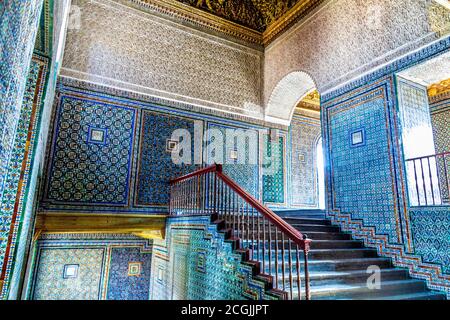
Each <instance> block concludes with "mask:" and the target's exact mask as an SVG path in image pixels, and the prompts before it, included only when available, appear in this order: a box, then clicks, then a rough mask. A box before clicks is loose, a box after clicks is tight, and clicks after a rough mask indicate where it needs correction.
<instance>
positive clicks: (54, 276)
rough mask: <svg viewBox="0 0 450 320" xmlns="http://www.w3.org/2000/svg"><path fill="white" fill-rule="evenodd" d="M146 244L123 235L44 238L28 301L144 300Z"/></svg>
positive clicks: (38, 249) (148, 252) (148, 262)
mask: <svg viewBox="0 0 450 320" xmlns="http://www.w3.org/2000/svg"><path fill="white" fill-rule="evenodd" d="M151 244H152V242H151V241H148V240H144V239H141V238H138V237H135V236H132V235H124V234H88V235H87V234H43V235H41V237H40V239H39V240H38V241H37V244H36V246H35V249H34V250H35V251H36V257H35V259H34V266H32V269H31V270H32V271H33V272H32V274H31V277H30V278H31V281H30V284H29V285H28V287H27V288H26V291H27V297H28V298H29V299H43V300H51V299H58V300H64V299H83V300H84V299H88V300H147V299H148V297H149V294H150V286H149V285H150V268H151V257H152V250H151V249H152V247H151ZM32 254H33V253H32ZM67 271H72V274H71V275H69V274H68V272H67ZM130 271H131V272H130Z"/></svg>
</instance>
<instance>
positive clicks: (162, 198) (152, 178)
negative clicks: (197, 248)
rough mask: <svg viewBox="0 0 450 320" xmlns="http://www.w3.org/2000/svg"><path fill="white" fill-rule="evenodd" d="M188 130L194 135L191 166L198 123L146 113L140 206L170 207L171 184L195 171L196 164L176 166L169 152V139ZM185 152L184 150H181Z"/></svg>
mask: <svg viewBox="0 0 450 320" xmlns="http://www.w3.org/2000/svg"><path fill="white" fill-rule="evenodd" d="M178 129H185V130H187V131H188V132H189V133H190V135H191V143H190V145H191V146H192V149H191V150H183V152H190V153H191V163H193V162H194V148H193V146H194V121H193V120H192V119H188V118H181V117H177V116H174V115H170V114H163V113H156V112H150V111H144V112H143V115H142V129H141V137H140V152H139V153H140V156H139V158H140V162H139V169H138V183H137V203H138V204H139V205H154V206H167V204H168V203H169V192H170V187H169V181H170V179H172V178H175V177H179V176H182V175H184V174H187V173H190V172H193V171H195V168H196V167H195V165H194V164H192V165H190V164H175V163H174V162H173V161H172V153H171V152H169V151H168V150H167V148H166V147H167V143H166V142H167V140H169V139H171V137H172V134H173V133H174V131H175V130H178ZM180 151H181V150H180Z"/></svg>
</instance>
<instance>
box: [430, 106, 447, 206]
mask: <svg viewBox="0 0 450 320" xmlns="http://www.w3.org/2000/svg"><path fill="white" fill-rule="evenodd" d="M431 122H432V126H433V135H434V144H435V147H436V153H444V152H449V151H450V99H447V100H444V101H441V102H439V103H436V104H433V105H432V106H431ZM446 163H447V168H445V165H444V160H443V158H438V159H437V164H438V174H439V183H440V190H441V197H442V198H443V199H447V202H448V201H449V199H450V194H449V192H450V190H449V188H448V185H447V183H448V181H450V161H449V157H448V156H447V157H446ZM446 174H447V177H446ZM444 201H445V200H444Z"/></svg>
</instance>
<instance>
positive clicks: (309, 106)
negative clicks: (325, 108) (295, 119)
mask: <svg viewBox="0 0 450 320" xmlns="http://www.w3.org/2000/svg"><path fill="white" fill-rule="evenodd" d="M296 109H297V110H299V109H306V110H310V111H320V94H319V91H317V90H314V91H312V92H310V93H309V94H308V95H307V96H306V97H304V98H303V99H302V100H301V101H300V102H299V104H298V105H297V107H296Z"/></svg>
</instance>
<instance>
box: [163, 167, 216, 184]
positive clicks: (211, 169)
mask: <svg viewBox="0 0 450 320" xmlns="http://www.w3.org/2000/svg"><path fill="white" fill-rule="evenodd" d="M208 172H222V165H220V164H213V165H211V166H209V167H205V168H203V169H199V170H197V171H194V172H192V173H189V174H186V175H184V176H181V177H179V178H174V179H170V185H173V184H175V183H179V182H182V181H185V180H188V179H190V178H193V177H197V176H201V175H204V174H205V173H208Z"/></svg>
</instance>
